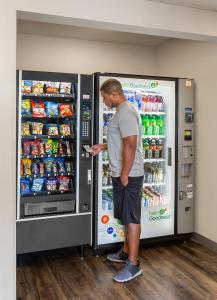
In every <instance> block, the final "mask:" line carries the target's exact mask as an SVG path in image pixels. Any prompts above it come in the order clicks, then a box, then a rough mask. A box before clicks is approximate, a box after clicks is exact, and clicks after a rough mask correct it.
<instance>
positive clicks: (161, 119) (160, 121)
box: [157, 116, 164, 135]
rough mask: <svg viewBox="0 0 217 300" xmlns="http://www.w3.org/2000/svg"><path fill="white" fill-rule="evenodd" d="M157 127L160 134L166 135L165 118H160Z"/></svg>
mask: <svg viewBox="0 0 217 300" xmlns="http://www.w3.org/2000/svg"><path fill="white" fill-rule="evenodd" d="M157 127H158V134H159V135H163V134H164V117H163V116H158V119H157Z"/></svg>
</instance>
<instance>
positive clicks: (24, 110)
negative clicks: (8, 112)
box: [21, 99, 31, 117]
mask: <svg viewBox="0 0 217 300" xmlns="http://www.w3.org/2000/svg"><path fill="white" fill-rule="evenodd" d="M21 115H22V116H27V117H28V116H31V101H30V99H25V100H22V101H21Z"/></svg>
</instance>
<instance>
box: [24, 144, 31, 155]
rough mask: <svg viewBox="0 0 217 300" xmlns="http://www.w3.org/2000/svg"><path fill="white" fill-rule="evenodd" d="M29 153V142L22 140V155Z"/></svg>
mask: <svg viewBox="0 0 217 300" xmlns="http://www.w3.org/2000/svg"><path fill="white" fill-rule="evenodd" d="M30 154H31V148H30V142H29V141H24V142H23V155H30Z"/></svg>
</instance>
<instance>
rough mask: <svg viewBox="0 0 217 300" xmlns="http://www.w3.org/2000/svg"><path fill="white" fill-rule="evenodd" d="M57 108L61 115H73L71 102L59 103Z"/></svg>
mask: <svg viewBox="0 0 217 300" xmlns="http://www.w3.org/2000/svg"><path fill="white" fill-rule="evenodd" d="M59 110H60V116H61V117H70V116H72V115H73V111H72V105H71V104H67V103H60V105H59Z"/></svg>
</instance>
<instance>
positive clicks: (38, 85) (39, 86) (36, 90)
mask: <svg viewBox="0 0 217 300" xmlns="http://www.w3.org/2000/svg"><path fill="white" fill-rule="evenodd" d="M32 92H33V94H43V93H44V82H43V81H33V88H32Z"/></svg>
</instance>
